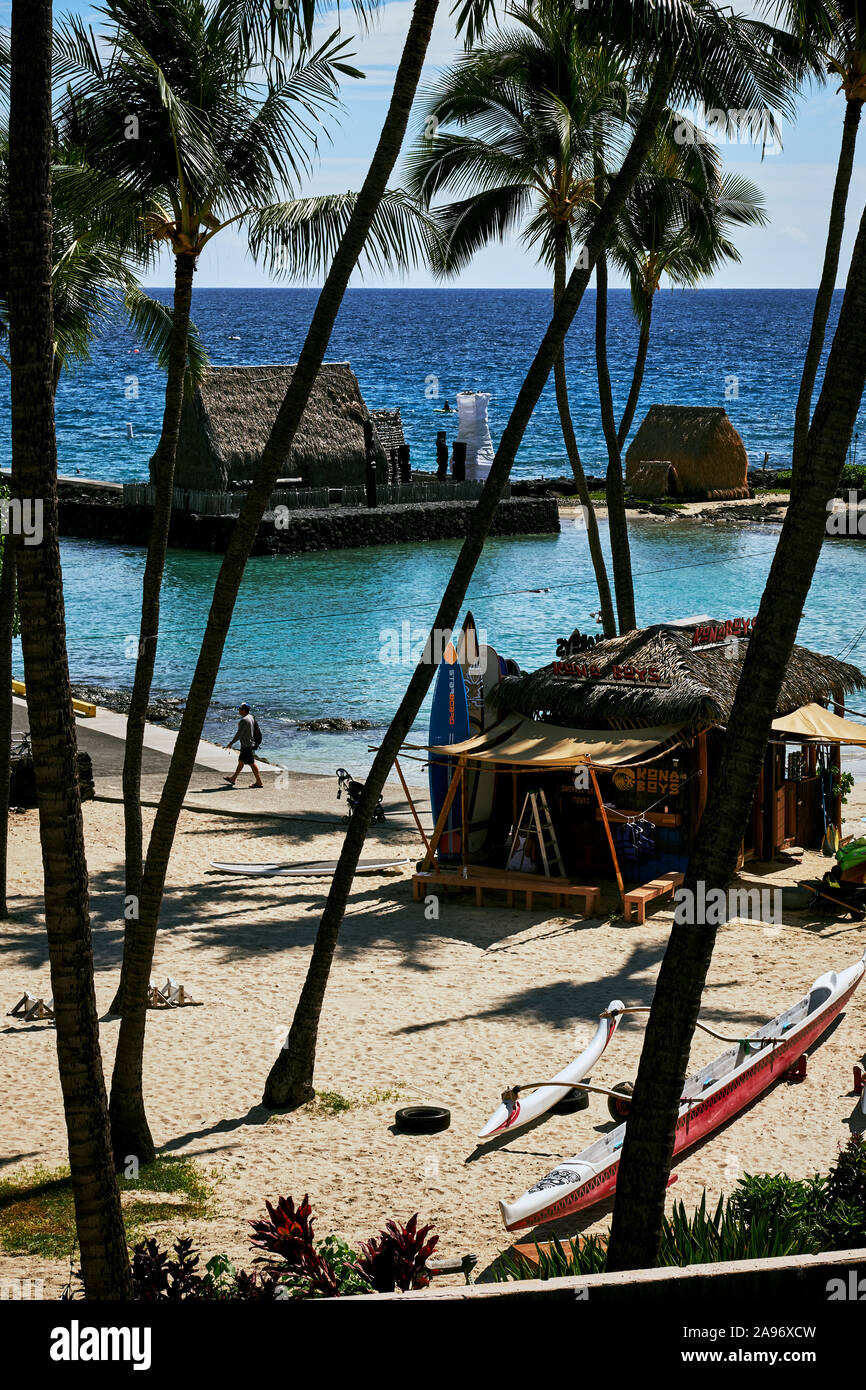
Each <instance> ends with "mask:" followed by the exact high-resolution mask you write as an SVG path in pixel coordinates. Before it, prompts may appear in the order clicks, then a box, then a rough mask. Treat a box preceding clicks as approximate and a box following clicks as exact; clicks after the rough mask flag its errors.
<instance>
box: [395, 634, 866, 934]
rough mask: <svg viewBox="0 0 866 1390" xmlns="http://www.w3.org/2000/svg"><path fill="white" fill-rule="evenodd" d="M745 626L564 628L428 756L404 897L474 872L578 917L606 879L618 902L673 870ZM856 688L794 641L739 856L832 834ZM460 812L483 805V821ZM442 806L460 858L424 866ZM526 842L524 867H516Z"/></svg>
mask: <svg viewBox="0 0 866 1390" xmlns="http://www.w3.org/2000/svg"><path fill="white" fill-rule="evenodd" d="M752 630H753V619H752V618H749V617H739V618H733V619H726V620H724V621H710V620H703V619H701V620H686V621H685V622H684V623H660V624H657V625H654V626H652V627H648V628H645V629H642V630H639V631H634V632H630V633H627V634H625V635H624V636H621V637H616V638H611V639H609V640H594V639H593V638H588V637H582V636H581V635H580V634H579V633H573V634H572V636H571V637H570V638H564V639H561V641H560V642H559V643H558V645H557V654H556V657H555V659H554V660H552V661H551V662H550V663H548V664H547V665H545V666H543V667H541V668H540V669H539V670H536V671H533V672H529V673H524V674H521V675H509V676H505V677H504V678H503V679H502V680H501V681H500V682H499V683H498V684H497V685H496V686H495V688H494V691H493V693H492V698H491V718H490V720H489V721H486V722H485V727H484V729H483V730H482V731H481V733H479V734H477V735H476V736H475V737H473V738H471V739H468V740H466V741H464V742H462V743H459V744H453V745H450V746H449V747H448V748H447V749H445V748H440V749H436V748H430V749H429V750H428V751H429V755H430V757H431V758H433V757H437V758H442V757H444V756H446V754H447V757H448V760H449V768H451V769H453V773H452V780H451V784H450V786H449V794H450V795H451V801H450V802H449V803H448V805H447V806H443V808H442V812H441V813H440V815H439V817H438V821H437V825H436V826H435V827H434V830H433V835H432V838H431V839H430V840H429V841H427V842H426V849H427V853H426V855H425V859H424V861H423V862H422V865H421V866H419V873H418V875H416V878H417V880H418V882H417V885H416V887H417V896H420V895H421V893H422V891H423V890H424V885H425V883H426V882H427V881H428V878H427V876H429V875H430V874H434V875H436V876H437V877H439V878H440V879H443V878H444V879H445V880H447V878H448V876H449V875H450V876H452V877H462V878H463V880H464V882H467V883H468V884H469V886H471V885H472V883H473V882H477V881H478V880H479V879H481V878H483V877H484V876H485V875H486V876H487V877H488V878H489V880H490V881H489V886H490V887H497V886H498V887H503V888H505V890H506V891H507V892H509V896H510V898H511V900H512V901H513V893H512V892H511V890H512V889H517V888H525V887H526V880H527V878H528V875H529V874H532V875H533V876H534V877H533V880H532V882H531V883H530V885H529V896H528V901H529V902H531V899H532V896H534V894H535V893H537V892H539V891H544V889H543V888H542V883H544V882H545V881H549V883H550V887H551V888H555V889H556V890H557V893H558V895H559V896H561V897H562V898H563V899H566V898H568V897H569V896H572V895H573V896H576V897H578V898H583V900H584V901H585V903H586V904H587V906H588V907H589V906H590V905H595V904H597V901H598V892H599V885H600V883H601V882H602V881H604V880H606V879H607V880H609V879H611V878H615V880H616V882H617V884H618V886H619V890H620V893H621V894H622V893H623V891H624V886H625V885H628V884H629V883H631V884H637V885H641V884H646V883H647V882H648V881H656V880H658V879H659V877H660V876H664V875H677V874H681V873H682V872H683V871H684V870H685V868H686V865H687V863H688V858H689V853H690V851H691V848H692V845H693V843H694V840H695V837H696V835H697V831H698V827H699V826H700V822H701V817H702V815H703V811H704V807H705V805H706V801H707V794H708V790H709V787H710V785H711V783H712V779H713V777H714V776H715V774H716V771H717V768H718V765H719V761H720V757H721V751H722V743H723V739H724V737H725V726H726V723H727V720H728V717H729V715H730V712H731V708H732V706H733V702H734V696H735V694H736V690H737V684H738V681H739V678H740V672H741V670H742V666H743V661H744V660H745V654H746V651H747V648H748V643H749V638H750V635H751V632H752ZM864 685H866V676H864V674H863V673H862V672H861V671H860V670H859V669H858V668H857V667H855V666H852V665H850V664H848V663H846V662H843V661H839V660H837V659H836V658H834V657H830V656H825V655H822V654H821V653H818V652H813V651H810V650H809V649H808V648H806V647H800V646H795V648H794V650H793V653H792V655H791V660H790V662H789V664H788V668H787V671H786V674H785V680H784V682H783V686H782V691H781V694H780V697H779V702H778V705H777V709H776V718H775V720H774V722H773V731H772V738H771V741H770V744H769V746H768V748H767V751H766V755H765V758H764V765H763V768H762V771H761V776H760V778H759V782H758V786H757V789H756V793H755V799H754V804H753V807H752V814H751V816H750V818H749V823H748V826H747V829H746V834H745V836H744V840H743V845H742V851H741V859H742V860H745V859H754V860H762V861H769V860H772V859H773V858H774V857H776V856H777V855H778V854H779V853H780V852H784V851H785V850H786V849H789V848H792V847H801V848H804V849H806V848H820V846H821V843H822V839H823V836H824V833H825V831H826V828H827V826H828V825H830V824H833V825H836V826H837V827H839V828H841V821H842V802H841V796H840V792H839V769H840V767H841V761H842V760H841V748H842V746H844V745H860V746H866V724H860V723H857V722H855V721H853V720H851V719H846V718H845V697H846V695H847V694H849V693H851V692H853V691H855V690H857V689H858V688H860V687H862V686H864ZM491 779H492V788H491ZM480 789H481V790H483V794H481V795H479V790H480ZM458 798H459V800H458ZM474 805H481V806H483V807H485V808H487V807H489V808H491V809H490V811H489V815H488V816H487V817H486V821H485V824H484V825H483V826H480V825H478V824H477V823H476V821H475V819H474V817H473V806H474ZM452 806H459V823H460V825H461V826H462V827H465V828H466V829H467V830H468V833H464V834H463V836H462V844H463V852H462V858H461V862H460V863H459V864H454V863H446V862H440V861H439V860H437V841H438V837H439V835H441V833H442V829H443V827H444V825H445V823H446V819H447V813H448V812H449V811H450V808H451V807H452ZM481 832H483V833H481ZM527 843H531V845H532V853H531V859H532V862H521V861H520V859H519V857H518V856H519V854H520V853H525V851H526V846H527ZM476 896H477V899H478V901H482V900H483V892H482V893H478V894H476Z"/></svg>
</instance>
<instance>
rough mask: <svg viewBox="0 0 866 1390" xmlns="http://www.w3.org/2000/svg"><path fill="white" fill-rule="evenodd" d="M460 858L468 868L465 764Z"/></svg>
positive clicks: (461, 790) (462, 784)
mask: <svg viewBox="0 0 866 1390" xmlns="http://www.w3.org/2000/svg"><path fill="white" fill-rule="evenodd" d="M460 826H461V829H460V858H461V860H462V861H463V867H464V869H465V868H466V865H467V863H468V862H469V859H468V856H469V848H468V846H469V831H468V827H467V824H466V765H465V764H464V768H463V776H462V777H461V778H460Z"/></svg>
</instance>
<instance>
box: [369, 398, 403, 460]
mask: <svg viewBox="0 0 866 1390" xmlns="http://www.w3.org/2000/svg"><path fill="white" fill-rule="evenodd" d="M370 418H371V420H372V421H373V427H374V429H375V431H376V437H377V439H378V440H379V443H380V444H381V446H382V449H383V451H384V454H385V457H386V458H387V459H390V457H391V450H392V449H399V448H400V446H401V444H405V443H406V436H405V435H404V433H403V420H402V417H401V415H400V407H399V406H397V408H396V410H371V411H370Z"/></svg>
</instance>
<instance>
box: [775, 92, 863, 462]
mask: <svg viewBox="0 0 866 1390" xmlns="http://www.w3.org/2000/svg"><path fill="white" fill-rule="evenodd" d="M862 109H863V102H862V101H858V100H856V99H852V100H850V101H848V102H847V103H846V106H845V120H844V122H843V124H842V148H841V149H840V151H839V163H838V164H837V166H836V182H835V185H834V187H833V201H832V203H831V204H830V224H829V226H828V228H827V245H826V247H825V249H824V265H823V268H822V270H821V281H820V284H819V285H818V293H817V295H816V296H815V308H814V310H813V312H812V328H811V331H810V333H809V345H808V347H807V348H806V357H805V360H804V362H803V375H802V377H801V379H800V391H799V394H798V396H797V406H796V409H795V411H794V446H793V453H792V463H793V469H794V476H793V479H792V488H794V487H796V486H797V469H798V467H799V464H800V461H801V459H802V458H803V455H804V454H805V451H806V443H807V439H808V436H809V417H810V414H811V410H812V393H813V391H814V390H815V380H816V378H817V375H818V367H819V366H820V364H821V353H822V352H823V350H824V338H825V335H826V332H827V319H828V318H829V316H830V308H831V306H832V303H833V291H834V289H835V288H836V275H837V273H838V270H839V256H840V253H841V250H842V236H843V233H844V231H845V208H846V206H847V203H848V190H849V188H850V186H851V173H852V170H853V168H854V150H855V146H856V144H857V129H858V127H859V125H860V113H861V111H862Z"/></svg>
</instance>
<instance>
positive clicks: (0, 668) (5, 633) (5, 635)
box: [0, 534, 15, 920]
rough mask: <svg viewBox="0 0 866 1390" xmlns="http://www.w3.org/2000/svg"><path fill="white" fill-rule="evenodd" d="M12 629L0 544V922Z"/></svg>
mask: <svg viewBox="0 0 866 1390" xmlns="http://www.w3.org/2000/svg"><path fill="white" fill-rule="evenodd" d="M14 627H15V546H14V543H13V537H12V535H11V534H9V535H8V536H6V537H5V539H4V541H3V561H2V569H0V920H3V919H5V918H6V917H7V916H8V915H9V908H8V905H7V902H6V856H7V848H8V844H9V755H10V750H11V747H12V633H13V630H14Z"/></svg>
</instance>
